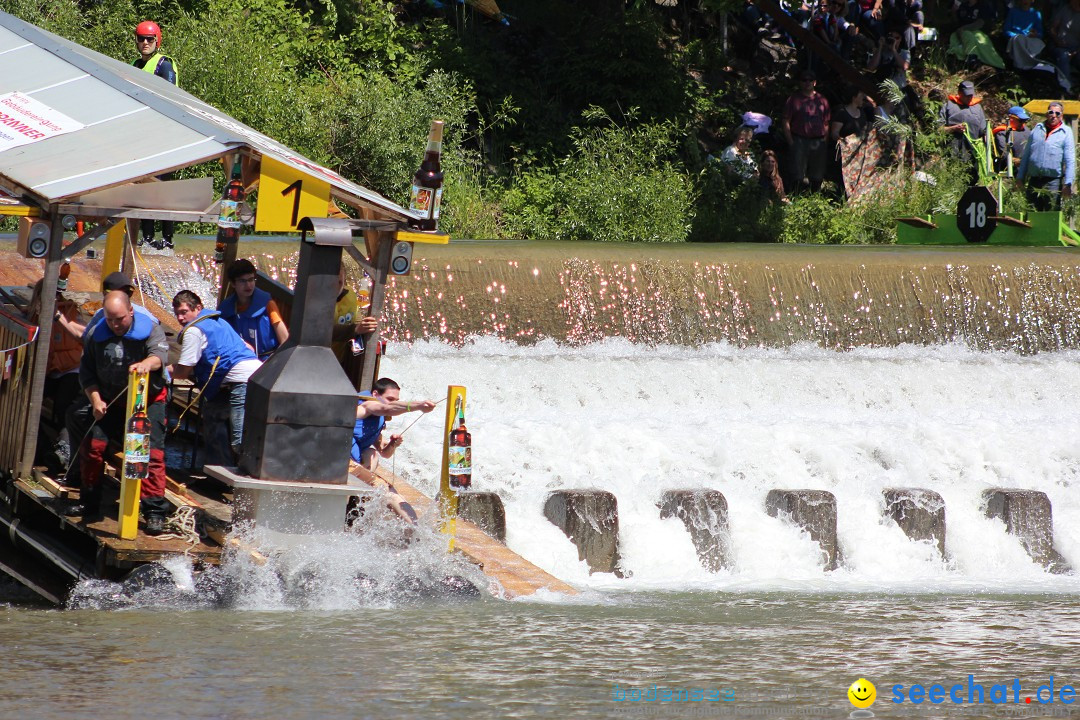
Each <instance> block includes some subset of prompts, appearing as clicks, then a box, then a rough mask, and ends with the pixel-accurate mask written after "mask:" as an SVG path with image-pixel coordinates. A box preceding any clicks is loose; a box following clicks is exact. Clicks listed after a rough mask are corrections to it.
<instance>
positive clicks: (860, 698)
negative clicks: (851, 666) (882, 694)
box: [847, 678, 877, 710]
mask: <svg viewBox="0 0 1080 720" xmlns="http://www.w3.org/2000/svg"><path fill="white" fill-rule="evenodd" d="M847 696H848V700H850V701H851V704H852V705H854V706H855V707H857V708H859V709H860V710H862V709H865V708H868V707H870V706H871V705H873V704H874V701H875V700H877V688H875V687H874V683H872V682H870V681H869V680H867V679H866V678H859V679H858V680H856V681H855V682H853V683H851V687H849V688H848V689H847Z"/></svg>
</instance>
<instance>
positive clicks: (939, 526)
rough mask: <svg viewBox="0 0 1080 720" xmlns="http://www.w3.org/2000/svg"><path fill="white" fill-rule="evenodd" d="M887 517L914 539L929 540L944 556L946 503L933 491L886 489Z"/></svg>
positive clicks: (884, 492) (884, 494)
mask: <svg viewBox="0 0 1080 720" xmlns="http://www.w3.org/2000/svg"><path fill="white" fill-rule="evenodd" d="M881 493H882V495H883V496H884V498H885V514H886V515H887V516H888V517H890V518H892V519H893V520H894V521H895V522H896V524H897V525H899V526H900V529H901V530H903V531H904V534H905V535H907V536H908V537H909V538H911V539H912V540H930V541H932V542H933V543H934V544H935V545H937V549H938V553H940V554H941V557H942V558H944V557H945V501H944V500H943V499H942V498H941V495H939V494H938V493H936V492H934V491H933V490H925V489H923V488H885V489H884V490H882V491H881Z"/></svg>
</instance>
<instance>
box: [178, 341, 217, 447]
mask: <svg viewBox="0 0 1080 720" xmlns="http://www.w3.org/2000/svg"><path fill="white" fill-rule="evenodd" d="M219 362H221V356H220V355H218V356H217V357H216V358H214V364H213V365H212V366H211V367H210V377H208V378H206V382H205V383H203V386H202V387H201V388H198V390H199V394H198V395H196V396H195V397H192V396H191V394H190V393H189V394H188V404H187V405H185V406H184V409H183V410H181V411H180V416H179V417H177V418H176V426H175V427H173V429H172V432H174V433H175V432H176V431H177V430H179V429H180V421H181V420H183V419H184V415H186V414H187V411H188V410H190V409H191V407H192V406H193V405H194V404H195V403H197V402H198V401H199V399H200V398H201V397H202V395H203V392H204V391H205V390H206V387H207V386H208V385H209V384H210V381H211V380H213V379H214V371H215V370H217V366H218V363H219ZM192 389H195V388H192Z"/></svg>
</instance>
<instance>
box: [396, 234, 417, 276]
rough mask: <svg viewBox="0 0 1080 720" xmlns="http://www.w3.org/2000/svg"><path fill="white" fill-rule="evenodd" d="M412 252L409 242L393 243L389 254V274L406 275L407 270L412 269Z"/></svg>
mask: <svg viewBox="0 0 1080 720" xmlns="http://www.w3.org/2000/svg"><path fill="white" fill-rule="evenodd" d="M412 250H413V245H412V243H411V242H405V241H404V240H400V241H398V242H395V243H394V248H393V250H391V252H390V272H392V273H393V274H395V275H408V274H409V270H410V269H412Z"/></svg>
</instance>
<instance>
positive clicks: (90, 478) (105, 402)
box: [64, 290, 170, 535]
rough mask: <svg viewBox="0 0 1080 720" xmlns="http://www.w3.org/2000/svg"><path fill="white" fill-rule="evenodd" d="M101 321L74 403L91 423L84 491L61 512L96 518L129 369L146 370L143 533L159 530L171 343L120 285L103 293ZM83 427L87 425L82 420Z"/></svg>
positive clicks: (164, 509)
mask: <svg viewBox="0 0 1080 720" xmlns="http://www.w3.org/2000/svg"><path fill="white" fill-rule="evenodd" d="M103 309H104V311H105V319H104V322H102V323H100V324H98V325H97V326H96V327H94V328H92V329H91V330H90V331H88V333H87V336H86V339H85V341H84V343H85V344H84V346H83V356H82V363H81V365H80V366H79V381H80V383H81V384H82V388H83V393H84V396H83V397H81V398H79V400H78V401H77V402H76V405H75V406H74V407H73V408H72V413H73V414H74V415H75V417H76V418H82V419H84V421H85V423H86V425H90V424H91V420H90V418H91V417H92V425H91V427H90V430H89V432H87V433H86V436H85V437H84V438H83V440H82V446H81V448H80V455H81V457H82V491H81V492H80V502H79V503H77V504H75V505H73V506H71V507H69V508H68V509H67V510H66V511H65V513H64V514H65V515H81V516H82V518H83V521H84V522H85V521H87V520H91V519H95V518H100V517H101V516H102V515H103V514H104V510H103V508H102V507H101V504H102V487H101V482H102V471H103V469H104V466H105V450H106V448H107V447H108V444H109V440H116V441H118V442H119V441H122V440H123V437H124V430H125V420H126V417H125V416H126V412H125V411H126V409H127V403H126V396H127V388H128V375H129V374H130V373H144V372H145V373H149V379H150V386H149V390H148V393H147V403H146V405H147V407H146V414H147V416H148V417H149V418H150V474H149V476H148V477H147V479H146V480H143V482H142V501H141V506H142V512H143V515H144V516H145V517H146V533H147V534H148V535H160V534H161V532H162V530H163V529H164V525H165V516H166V514H168V512H169V509H170V506H169V503H168V501H166V500H165V403H166V396H167V388H166V384H165V377H164V374H163V373H162V369H163V368H164V367H165V360H166V357H167V355H168V352H169V343H168V341H167V340H166V338H165V331H164V330H163V329H162V327H161V325H160V323H151V322H150V321H149V320H147V319H146V317H145V316H143V315H141V314H139V313H136V312H135V308H134V306H133V304H132V302H131V298H130V297H128V295H127V293H126V292H125V291H123V290H112V291H110V292H109V293H108V294H106V295H105V302H104V306H103ZM84 427H85V425H84Z"/></svg>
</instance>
